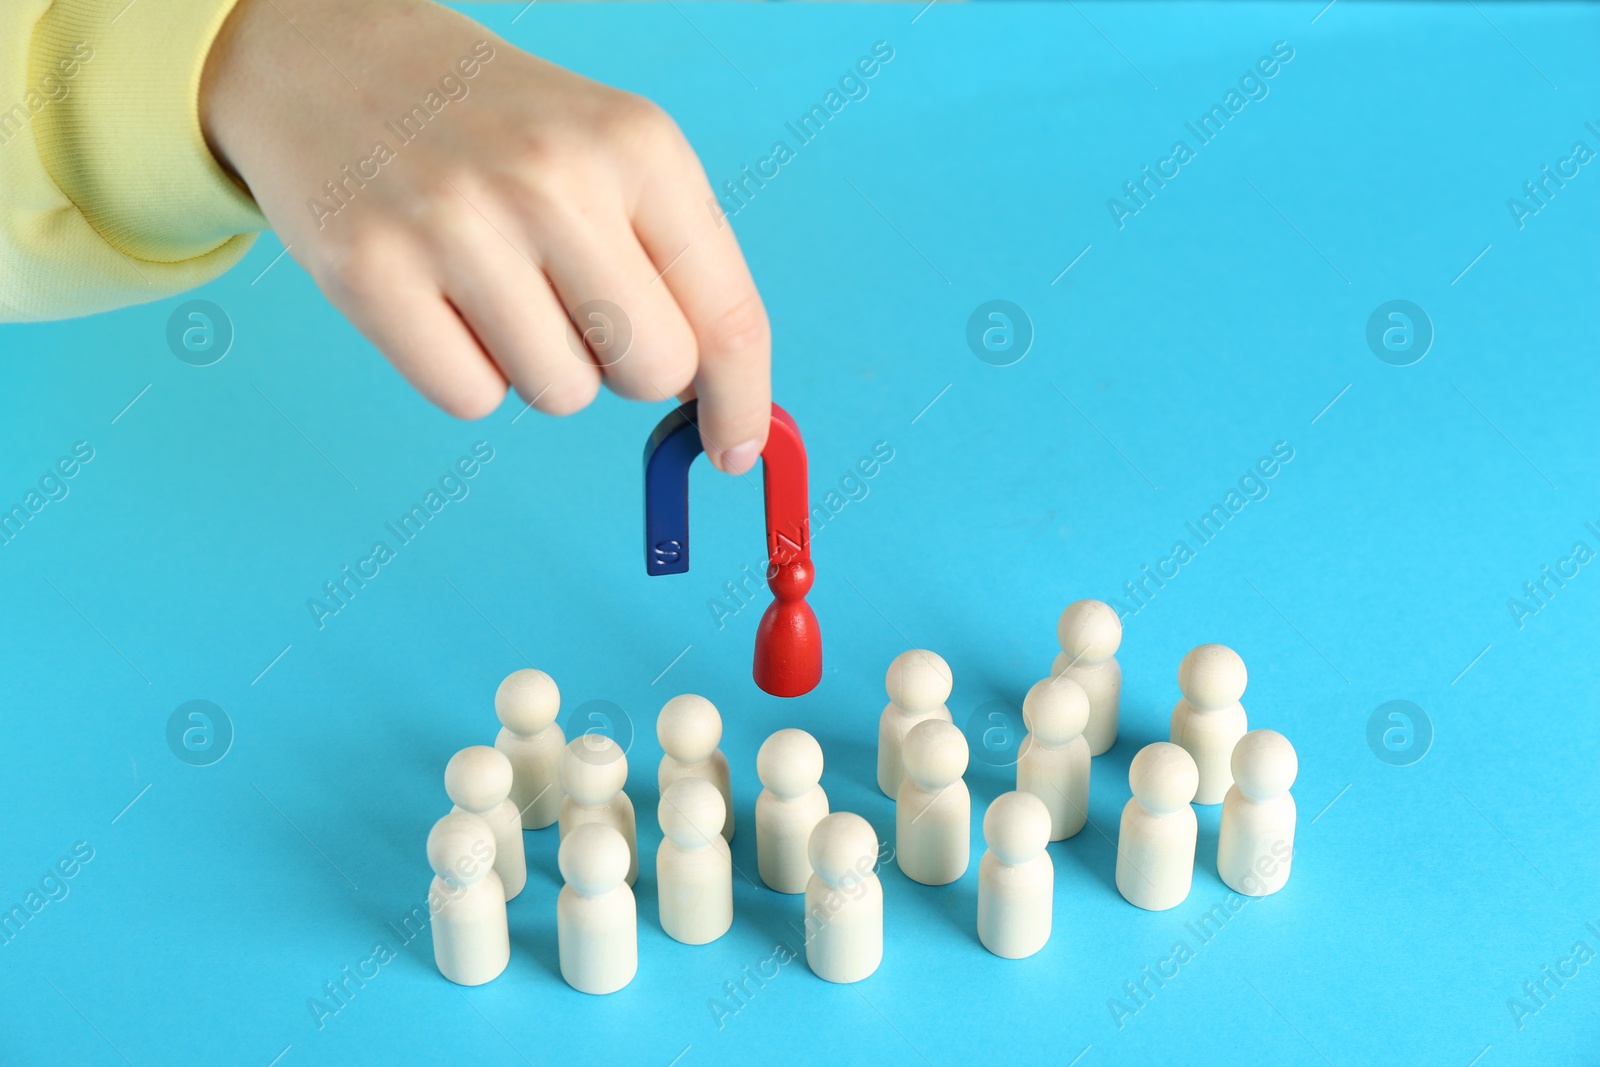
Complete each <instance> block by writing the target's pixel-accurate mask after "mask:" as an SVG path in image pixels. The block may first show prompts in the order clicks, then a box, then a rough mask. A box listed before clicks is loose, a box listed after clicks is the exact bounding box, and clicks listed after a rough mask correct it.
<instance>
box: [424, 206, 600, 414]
mask: <svg viewBox="0 0 1600 1067" xmlns="http://www.w3.org/2000/svg"><path fill="white" fill-rule="evenodd" d="M469 207H470V205H469ZM454 229H455V230H456V236H455V237H454V238H453V240H454V241H455V242H458V243H457V245H456V247H455V248H453V249H449V250H447V251H445V252H444V253H443V254H442V256H441V257H440V258H441V263H442V271H441V273H442V274H443V278H442V280H441V283H442V285H443V287H444V291H445V295H446V296H447V297H449V299H450V301H451V303H453V304H454V305H455V306H456V308H458V309H459V310H460V312H461V317H462V318H463V319H465V320H466V323H467V325H468V326H470V327H471V328H472V332H473V333H474V334H476V335H477V338H478V341H479V342H480V343H481V344H482V346H483V348H484V349H485V350H487V352H488V354H489V356H490V357H491V358H492V359H493V360H494V362H495V363H497V364H498V365H499V367H500V370H501V371H502V372H503V373H504V374H505V376H506V377H507V378H509V379H510V380H511V383H512V384H513V385H515V386H516V388H517V392H518V393H520V394H521V395H522V397H523V399H524V400H526V401H528V403H529V404H531V405H532V406H533V407H535V408H537V409H538V410H540V411H543V412H545V413H547V414H551V415H570V414H572V413H573V412H575V411H578V410H580V409H582V408H584V407H587V406H588V404H589V402H590V401H592V400H593V399H594V397H595V394H596V393H597V392H599V389H600V369H599V368H598V367H597V366H596V365H595V363H594V362H593V360H592V359H590V357H589V354H588V351H587V350H586V349H585V348H584V345H583V342H582V341H581V340H579V338H578V334H577V331H575V330H574V329H573V326H572V322H571V321H570V320H569V319H568V318H567V313H566V311H565V310H564V309H563V308H562V306H561V303H560V301H559V300H557V298H556V294H555V292H554V291H553V290H552V289H551V287H550V283H549V281H547V280H546V278H545V276H544V274H543V273H542V272H541V271H540V270H539V268H538V267H537V266H536V265H535V264H534V263H533V262H532V261H530V260H528V259H526V258H524V256H523V254H522V253H521V252H520V251H519V250H518V249H516V248H515V247H513V246H512V245H511V244H510V242H509V239H508V238H506V237H503V236H502V235H501V234H502V233H503V232H505V231H504V230H503V229H497V228H496V227H495V226H494V225H493V224H492V223H490V221H489V220H488V219H486V218H484V217H482V216H481V215H477V214H476V212H475V211H474V213H473V215H472V216H470V217H468V216H465V215H464V216H461V217H458V218H457V220H456V223H455V227H454Z"/></svg>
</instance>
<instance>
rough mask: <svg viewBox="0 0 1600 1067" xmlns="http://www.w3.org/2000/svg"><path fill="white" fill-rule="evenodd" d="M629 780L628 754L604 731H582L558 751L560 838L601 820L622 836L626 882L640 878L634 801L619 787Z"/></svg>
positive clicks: (564, 838) (632, 881) (563, 838)
mask: <svg viewBox="0 0 1600 1067" xmlns="http://www.w3.org/2000/svg"><path fill="white" fill-rule="evenodd" d="M627 781H628V757H627V755H626V754H624V753H623V751H622V746H620V745H618V744H617V743H616V742H615V741H613V740H612V739H611V738H609V737H607V736H606V735H604V734H584V735H583V736H581V737H574V738H573V739H572V740H571V741H569V742H567V748H566V751H564V752H563V753H562V754H561V788H562V790H563V791H564V792H565V793H566V796H565V797H564V798H563V799H562V801H561V818H560V820H559V827H560V833H561V839H562V840H563V841H565V840H566V838H567V835H568V834H570V833H571V832H572V831H573V830H575V829H577V828H578V827H579V826H582V825H584V824H585V823H592V822H597V823H602V824H604V825H606V826H609V827H611V828H612V829H613V830H615V831H617V833H619V834H621V835H622V840H623V842H624V843H625V844H626V845H627V846H628V871H627V881H628V884H629V885H630V886H631V885H633V883H634V881H635V880H636V879H637V878H638V877H639V831H638V825H637V823H636V821H635V818H634V814H633V801H631V800H629V799H628V794H627V793H624V792H623V791H622V787H623V786H624V785H625V784H627Z"/></svg>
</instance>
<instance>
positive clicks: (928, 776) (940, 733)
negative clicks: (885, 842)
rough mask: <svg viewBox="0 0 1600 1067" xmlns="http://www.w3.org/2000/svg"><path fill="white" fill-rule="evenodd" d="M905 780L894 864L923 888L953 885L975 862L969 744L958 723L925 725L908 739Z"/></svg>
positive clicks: (898, 802) (904, 752) (904, 750)
mask: <svg viewBox="0 0 1600 1067" xmlns="http://www.w3.org/2000/svg"><path fill="white" fill-rule="evenodd" d="M901 755H902V758H903V759H904V760H905V771H906V773H905V777H904V778H903V779H902V780H901V782H900V795H899V796H898V797H896V798H895V806H894V810H895V815H894V826H895V835H894V847H895V862H896V863H898V864H899V865H900V870H901V872H902V873H903V874H904V875H905V876H906V877H907V878H910V879H911V880H912V881H914V882H921V883H922V884H923V885H948V884H949V883H951V882H953V881H955V880H956V879H957V878H960V877H961V876H962V875H963V874H965V873H967V863H968V861H969V860H970V858H971V851H972V845H971V835H972V828H971V824H972V795H971V794H970V793H969V792H968V791H967V783H966V782H964V781H962V780H961V776H962V775H963V774H965V773H966V771H967V738H966V735H965V734H963V733H962V732H961V729H960V728H959V727H958V726H956V725H955V724H954V723H949V722H945V721H944V720H943V719H925V720H923V721H922V722H919V723H917V725H915V726H913V727H912V728H911V732H910V733H908V734H906V740H905V744H904V746H903V747H902V749H901Z"/></svg>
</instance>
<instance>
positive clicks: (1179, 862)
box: [1117, 741, 1200, 911]
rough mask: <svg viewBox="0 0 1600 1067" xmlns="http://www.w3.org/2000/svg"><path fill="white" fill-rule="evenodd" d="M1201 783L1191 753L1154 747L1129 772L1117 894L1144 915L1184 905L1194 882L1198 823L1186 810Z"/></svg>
mask: <svg viewBox="0 0 1600 1067" xmlns="http://www.w3.org/2000/svg"><path fill="white" fill-rule="evenodd" d="M1199 780H1200V772H1199V771H1198V770H1196V769H1195V765H1194V760H1193V759H1192V758H1191V757H1190V755H1189V753H1188V752H1187V751H1185V750H1184V749H1182V748H1180V747H1179V746H1177V745H1174V744H1171V743H1169V742H1166V741H1157V742H1156V743H1155V744H1152V745H1146V746H1145V747H1144V748H1142V749H1140V750H1139V753H1138V755H1136V756H1134V757H1133V763H1132V764H1130V765H1129V767H1128V784H1129V785H1130V786H1132V787H1133V799H1132V800H1129V801H1128V803H1127V806H1126V807H1124V808H1123V809H1122V826H1121V828H1120V830H1119V832H1118V834H1117V891H1118V892H1120V893H1121V894H1122V895H1123V897H1124V898H1125V899H1126V900H1127V901H1128V903H1130V904H1133V905H1134V906H1136V907H1140V908H1144V909H1145V910H1146V911H1165V910H1166V909H1168V908H1175V907H1177V906H1178V905H1179V904H1182V903H1183V901H1184V899H1185V898H1186V897H1188V895H1189V886H1190V884H1191V883H1192V882H1193V880H1194V849H1195V841H1196V839H1197V838H1198V836H1199V822H1198V820H1196V819H1195V816H1194V809H1193V808H1191V807H1190V806H1189V803H1190V801H1192V800H1193V799H1194V790H1195V786H1196V784H1197V783H1198V782H1199Z"/></svg>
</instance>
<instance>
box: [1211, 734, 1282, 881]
mask: <svg viewBox="0 0 1600 1067" xmlns="http://www.w3.org/2000/svg"><path fill="white" fill-rule="evenodd" d="M1231 765H1232V769H1233V788H1231V789H1229V790H1228V795H1227V796H1226V797H1224V798H1223V800H1222V826H1221V829H1220V830H1219V831H1218V834H1217V874H1218V875H1220V876H1221V877H1222V880H1223V881H1224V882H1226V883H1227V885H1228V888H1230V889H1232V890H1234V891H1236V892H1239V893H1244V894H1245V895H1247V896H1252V897H1264V896H1267V895H1268V894H1271V893H1276V892H1277V891H1278V890H1280V889H1282V888H1283V887H1284V885H1285V884H1286V883H1287V882H1288V881H1289V865H1290V861H1291V860H1292V859H1293V858H1294V827H1295V820H1296V817H1297V816H1296V812H1295V803H1294V797H1293V796H1291V795H1290V794H1289V787H1290V786H1292V785H1293V784H1294V779H1295V775H1296V774H1298V773H1299V770H1300V760H1299V757H1297V756H1296V755H1295V751H1294V746H1293V745H1291V744H1289V739H1288V738H1286V737H1284V736H1283V735H1282V734H1280V733H1278V732H1277V731H1276V730H1251V731H1250V732H1249V733H1247V734H1245V735H1244V736H1243V737H1241V738H1240V739H1239V743H1238V744H1237V745H1235V746H1234V747H1233V757H1232V760H1231Z"/></svg>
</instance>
